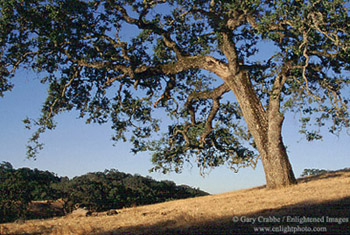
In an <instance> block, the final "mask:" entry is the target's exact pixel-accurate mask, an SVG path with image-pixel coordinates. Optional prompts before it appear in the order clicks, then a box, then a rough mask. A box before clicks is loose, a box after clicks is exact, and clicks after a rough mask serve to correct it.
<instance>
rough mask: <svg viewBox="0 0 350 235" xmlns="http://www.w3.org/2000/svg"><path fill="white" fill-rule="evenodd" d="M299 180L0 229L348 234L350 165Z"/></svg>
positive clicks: (20, 231) (12, 231)
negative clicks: (277, 186) (278, 186)
mask: <svg viewBox="0 0 350 235" xmlns="http://www.w3.org/2000/svg"><path fill="white" fill-rule="evenodd" d="M298 182H299V183H298V185H295V186H291V187H288V188H283V189H274V190H268V189H266V188H265V187H264V186H261V187H255V188H249V189H245V190H238V191H233V192H229V193H223V194H217V195H210V196H204V197H198V198H191V199H185V200H177V201H170V202H166V203H159V204H155V205H148V206H140V207H134V208H126V209H122V210H118V212H119V214H118V215H113V216H98V217H93V216H91V217H73V216H72V215H66V216H63V217H57V218H53V219H46V220H28V221H25V222H24V223H7V224H0V233H1V234H101V235H102V234H254V233H256V232H257V231H255V230H254V229H273V231H274V232H275V234H277V231H280V232H283V231H284V232H287V231H292V229H294V230H295V232H297V233H298V234H305V233H306V232H309V234H350V171H349V170H342V171H337V172H331V173H327V174H323V175H319V176H311V177H306V178H302V179H299V180H298ZM254 219H255V223H254V224H252V221H253V220H254ZM233 220H235V221H236V222H233ZM304 220H309V221H304ZM248 221H250V222H251V223H249V222H248ZM304 222H305V223H304ZM263 233H264V232H260V234H263ZM265 233H266V234H273V232H267V231H266V230H265Z"/></svg>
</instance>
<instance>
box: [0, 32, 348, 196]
mask: <svg viewBox="0 0 350 235" xmlns="http://www.w3.org/2000/svg"><path fill="white" fill-rule="evenodd" d="M132 33H134V34H135V29H132V28H128V29H127V30H126V31H125V35H124V36H123V35H121V37H122V39H123V37H124V38H127V37H128V36H130V34H132ZM260 49H261V51H260V53H261V54H263V55H266V54H271V52H272V51H273V48H270V47H269V45H268V44H264V45H263V46H262V47H261V48H260ZM13 82H14V84H15V88H14V89H13V91H11V92H7V93H5V97H3V98H0V162H1V161H8V162H10V163H11V164H12V165H13V166H14V167H15V168H21V167H30V168H38V169H40V170H48V171H51V172H54V173H57V174H58V175H59V176H68V177H70V178H72V177H74V176H79V175H82V174H85V173H88V172H96V171H104V170H105V169H111V168H115V169H117V170H119V171H122V172H126V173H132V174H136V173H137V174H140V175H143V176H146V175H149V176H151V177H152V178H154V179H157V180H165V179H166V180H172V181H174V182H175V183H177V184H186V185H189V186H192V187H196V188H197V187H199V188H200V189H202V190H204V191H207V192H209V193H213V194H215V193H222V192H228V191H232V190H236V189H242V188H249V187H252V186H258V185H262V184H265V176H264V172H263V169H262V164H261V161H259V164H258V167H257V168H256V169H255V170H253V169H252V168H244V169H240V171H239V172H238V173H237V174H236V173H234V172H233V171H231V170H230V169H228V168H227V167H225V166H224V167H220V168H216V169H213V170H212V171H211V172H210V174H209V175H206V176H205V177H202V176H200V174H199V169H198V168H197V167H196V165H195V164H194V165H193V166H190V165H187V166H185V168H184V170H183V172H182V173H181V174H176V173H171V174H167V175H163V174H161V173H149V172H148V170H149V169H150V168H152V164H151V156H150V154H146V153H140V154H138V155H136V156H135V155H133V154H132V153H131V152H130V149H131V146H130V145H129V144H128V143H122V142H120V143H117V144H116V145H115V146H113V144H114V142H113V141H112V140H111V137H112V135H113V131H112V130H111V128H110V126H109V125H108V124H105V125H98V124H90V125H86V124H85V122H84V120H81V119H77V116H78V114H77V113H74V112H71V113H63V114H60V115H59V116H57V118H56V121H57V122H58V126H57V128H56V129H55V130H54V131H47V132H46V133H45V134H44V135H43V136H42V138H41V139H40V140H41V141H42V142H44V144H45V146H44V150H42V151H41V152H40V153H39V155H38V158H37V160H36V161H34V160H28V159H26V143H27V141H28V139H29V138H30V136H31V134H32V131H29V130H27V129H25V127H24V124H23V122H22V120H23V119H25V118H26V117H30V118H37V117H39V115H40V109H41V105H42V103H43V102H44V100H45V98H46V88H45V86H44V85H42V84H41V83H40V81H39V78H38V75H36V74H34V73H32V72H30V71H24V70H21V71H19V72H18V73H17V74H16V76H15V78H14V81H13ZM299 118H300V115H299V114H298V113H295V114H290V115H288V116H287V117H286V120H285V122H284V127H283V138H284V142H285V144H286V146H287V149H288V153H289V158H290V161H291V164H292V167H293V170H294V173H295V175H296V177H299V176H300V174H301V173H302V171H303V170H304V169H305V168H318V169H329V170H337V169H342V168H345V167H350V151H349V147H350V145H349V144H350V133H349V132H350V131H349V130H348V133H347V132H346V131H345V132H343V133H342V134H341V135H340V136H339V137H337V136H334V135H331V134H329V133H324V134H325V135H324V139H323V141H316V142H307V141H306V140H305V139H303V136H302V135H300V134H299V133H298V130H299V126H300V123H299V122H298V120H299Z"/></svg>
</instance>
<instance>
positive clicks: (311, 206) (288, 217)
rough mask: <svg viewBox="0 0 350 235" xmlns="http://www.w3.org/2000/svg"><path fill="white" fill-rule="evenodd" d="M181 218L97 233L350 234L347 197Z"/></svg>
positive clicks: (349, 212)
mask: <svg viewBox="0 0 350 235" xmlns="http://www.w3.org/2000/svg"><path fill="white" fill-rule="evenodd" d="M184 216H186V215H184ZM254 219H255V223H254V224H253V223H252V221H253V220H254ZM233 220H235V222H234V221H233ZM248 220H250V222H248ZM305 220H309V221H305ZM179 221H180V222H179ZM181 221H182V220H181V217H178V218H175V219H174V218H172V219H171V220H170V219H169V220H164V221H163V222H160V223H158V224H155V225H153V226H134V227H125V228H120V229H116V230H113V231H108V232H103V233H100V235H102V234H103V235H104V234H350V197H346V198H343V199H340V200H336V201H328V202H323V203H313V202H311V201H308V202H303V203H299V204H294V205H289V206H285V207H282V208H278V209H265V210H262V211H259V212H257V213H254V214H246V215H232V216H230V217H222V218H219V219H217V220H215V221H204V222H200V223H198V222H197V223H196V222H191V221H189V222H188V223H187V224H184V223H181Z"/></svg>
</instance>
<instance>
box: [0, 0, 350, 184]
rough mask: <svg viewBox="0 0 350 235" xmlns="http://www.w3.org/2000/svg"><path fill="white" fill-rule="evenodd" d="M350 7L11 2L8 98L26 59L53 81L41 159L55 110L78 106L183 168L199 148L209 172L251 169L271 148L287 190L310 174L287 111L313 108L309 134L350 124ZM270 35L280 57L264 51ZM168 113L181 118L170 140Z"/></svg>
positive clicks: (1, 79)
mask: <svg viewBox="0 0 350 235" xmlns="http://www.w3.org/2000/svg"><path fill="white" fill-rule="evenodd" d="M348 3H349V2H348V1H343V0H334V1H320V0H307V1H300V0H292V1H285V0H273V1H271V0H269V1H267V0H252V1H241V0H230V1H227V0H217V1H214V0H207V1H199V0H195V1H192V0H191V1H189V0H169V1H166V0H142V1H141V0H135V1H130V0H87V1H82V0H51V1H44V0H29V1H22V0H0V9H1V10H0V17H1V18H0V57H1V60H0V95H3V93H4V92H5V91H8V90H10V89H11V88H12V87H13V85H12V84H11V82H10V78H11V77H13V76H14V74H15V71H16V70H18V68H28V69H32V70H34V71H36V72H42V73H41V74H42V75H43V78H42V80H41V81H42V82H43V83H46V84H48V86H49V90H48V97H47V99H46V102H45V104H44V105H43V108H42V116H41V117H40V118H39V119H38V120H36V121H34V123H35V124H36V125H37V126H38V131H37V132H35V133H34V135H33V137H32V139H31V141H32V143H33V145H30V146H29V149H28V154H29V157H34V156H35V155H36V154H37V151H38V150H40V149H41V148H42V144H41V143H40V142H39V141H38V139H39V137H40V134H41V133H42V132H44V131H45V130H46V129H53V128H54V127H55V122H54V117H55V115H57V114H58V113H61V112H63V111H70V110H73V109H76V110H78V111H79V112H80V117H86V118H87V119H86V121H87V123H90V122H96V123H106V122H108V121H110V122H111V123H112V128H113V129H114V130H115V133H116V134H115V136H114V139H115V140H124V141H126V140H129V141H131V142H132V143H133V146H134V147H133V149H132V150H133V151H134V152H135V153H137V152H139V151H152V152H153V153H154V154H153V162H154V164H155V167H154V169H155V170H162V171H163V172H167V171H169V170H175V171H180V170H181V168H182V166H183V164H184V163H185V162H187V161H190V160H189V159H190V157H195V159H196V161H197V164H198V166H199V167H200V168H201V169H202V170H204V169H206V168H212V167H216V166H219V165H222V164H225V163H227V164H228V165H229V166H230V167H231V168H232V169H235V170H237V169H238V168H239V167H245V166H253V167H255V166H256V163H257V160H258V158H260V159H261V161H262V164H263V167H264V170H265V175H266V183H267V187H269V188H275V187H283V186H286V185H290V184H294V183H296V180H295V176H294V173H293V171H292V167H291V164H290V162H289V159H288V156H287V152H286V148H285V146H284V144H283V140H282V134H281V130H282V124H283V120H284V117H285V113H286V112H287V111H292V112H299V113H300V115H301V123H302V128H301V132H302V133H304V134H305V135H306V138H307V139H308V140H312V139H319V138H321V136H320V134H319V127H321V126H323V125H324V124H325V123H327V122H326V121H327V120H332V121H333V123H332V125H331V127H330V129H329V130H330V131H331V132H336V131H337V130H341V128H342V127H348V126H349V110H348V101H349V96H348V95H347V94H348V93H346V92H344V91H345V89H346V86H347V85H348V84H349V82H350V79H349V76H348V73H345V72H346V71H347V72H348V71H349V70H350V64H349V63H350V36H349V31H350V26H349V22H350V19H349V18H350V17H349V11H348V9H347V7H346V4H348ZM262 43H265V44H270V45H273V47H272V48H271V54H272V55H271V54H266V55H262V56H257V52H258V50H259V47H261V45H262ZM229 94H233V95H234V97H233V96H230V95H229ZM157 109H161V110H163V111H164V112H165V113H167V114H168V116H169V117H170V119H171V120H172V121H173V122H172V123H170V124H168V127H167V128H166V130H163V135H162V136H161V137H159V139H155V138H157V136H160V135H155V134H153V133H154V132H158V131H160V129H161V128H160V127H161V126H160V125H159V121H160V119H161V118H159V116H157V113H158V112H157ZM242 118H243V119H244V121H245V122H244V121H243V119H242ZM169 121H170V120H169ZM32 122H33V121H32V120H29V119H27V120H25V123H26V124H28V127H30V124H31V123H32ZM310 123H314V124H315V126H313V125H310ZM309 125H310V128H309ZM314 127H315V128H314Z"/></svg>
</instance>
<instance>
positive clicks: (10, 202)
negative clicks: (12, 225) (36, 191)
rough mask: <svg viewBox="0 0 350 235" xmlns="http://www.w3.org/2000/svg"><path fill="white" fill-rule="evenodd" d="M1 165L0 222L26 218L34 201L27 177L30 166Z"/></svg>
mask: <svg viewBox="0 0 350 235" xmlns="http://www.w3.org/2000/svg"><path fill="white" fill-rule="evenodd" d="M8 166H9V165H8V164H6V163H3V164H1V165H0V222H1V223H3V222H11V221H14V220H16V219H18V218H26V212H27V207H28V205H29V203H30V202H31V201H32V194H31V192H32V189H33V188H32V186H31V185H30V184H28V180H27V178H26V176H27V173H28V170H29V169H28V168H22V169H21V170H18V171H17V170H15V169H13V168H12V167H8Z"/></svg>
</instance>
